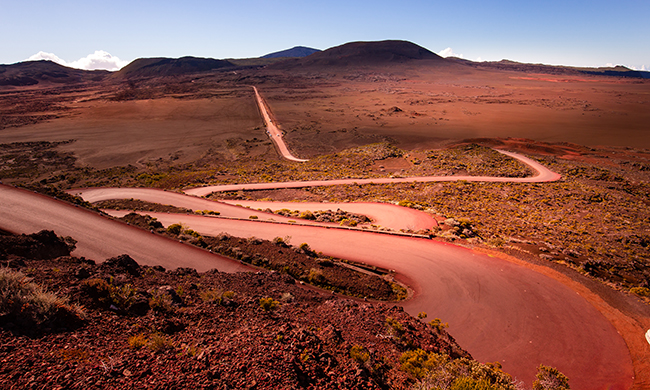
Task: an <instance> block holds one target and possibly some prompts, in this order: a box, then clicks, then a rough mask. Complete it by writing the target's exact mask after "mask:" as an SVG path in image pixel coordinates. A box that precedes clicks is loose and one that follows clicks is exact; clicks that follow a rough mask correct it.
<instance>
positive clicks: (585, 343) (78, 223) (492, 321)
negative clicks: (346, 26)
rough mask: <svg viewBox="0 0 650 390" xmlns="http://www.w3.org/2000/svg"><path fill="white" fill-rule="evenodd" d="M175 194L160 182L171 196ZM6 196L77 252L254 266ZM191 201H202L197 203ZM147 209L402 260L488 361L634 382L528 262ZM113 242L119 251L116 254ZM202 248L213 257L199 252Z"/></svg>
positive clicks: (434, 245)
mask: <svg viewBox="0 0 650 390" xmlns="http://www.w3.org/2000/svg"><path fill="white" fill-rule="evenodd" d="M542 168H543V167H542ZM535 169H536V170H537V171H538V172H539V175H538V176H536V177H534V178H525V179H512V178H470V179H473V180H482V181H506V180H507V181H545V180H554V179H557V177H558V176H557V175H556V174H554V173H553V172H551V171H548V170H546V169H545V168H543V169H541V168H540V169H538V168H535ZM544 170H546V172H545V171H544ZM434 179H435V178H434ZM444 179H447V180H466V179H462V178H460V177H446V178H444ZM410 180H414V179H413V178H411V179H410ZM355 181H356V182H359V180H355ZM276 184H277V183H276ZM281 184H282V185H291V184H292V183H281ZM330 184H333V183H330ZM319 185H322V184H319ZM220 189H221V190H223V187H220ZM100 190H103V191H104V194H103V196H107V194H108V193H109V192H110V191H111V189H98V190H97V191H100ZM113 190H114V191H127V190H124V189H113ZM132 191H142V190H140V189H133V190H132ZM210 192H212V190H210ZM99 193H100V192H96V193H95V194H99ZM170 194H172V193H166V192H162V191H159V195H161V196H163V197H167V196H169V195H170ZM172 195H173V197H174V198H175V199H177V200H179V201H180V200H183V201H185V200H186V201H187V202H188V203H187V204H178V205H180V206H183V207H191V208H196V209H203V208H204V207H197V206H198V205H199V203H201V205H203V204H205V203H204V202H207V201H206V200H201V199H198V198H193V197H188V196H184V195H181V194H172ZM129 197H134V198H135V197H136V196H129ZM0 198H2V200H3V201H2V203H1V205H0V224H1V225H0V226H2V227H4V228H5V229H8V230H11V231H16V232H33V231H35V230H38V229H41V228H50V229H54V230H55V231H56V232H57V233H58V234H60V235H71V236H73V237H75V238H76V239H78V240H79V249H78V252H76V253H75V254H76V255H84V256H87V257H92V258H95V259H98V260H102V259H103V258H106V257H109V256H114V255H115V254H120V253H125V252H126V253H130V254H131V255H132V256H133V257H134V258H135V259H136V260H138V261H143V262H144V263H146V264H161V265H164V266H166V267H169V268H173V267H174V266H173V264H175V265H176V266H192V267H194V268H197V269H199V270H204V269H208V268H213V267H216V268H217V269H219V270H223V271H236V270H240V269H245V268H244V267H243V266H242V265H240V264H238V263H236V262H232V261H228V260H225V259H220V258H218V257H216V256H212V255H210V254H208V253H206V252H204V251H200V250H197V249H193V248H189V247H186V246H184V245H181V244H178V243H175V242H173V241H170V240H165V239H162V238H160V237H156V236H154V235H150V234H148V233H146V232H141V231H137V229H133V228H131V227H128V226H125V225H123V224H120V223H117V222H113V221H108V220H106V219H105V218H102V217H100V216H98V215H96V214H93V213H91V212H88V211H84V210H80V209H77V208H74V207H72V206H69V205H66V204H62V203H61V202H57V201H55V200H51V199H48V198H46V197H42V196H39V195H34V194H31V193H28V192H25V191H22V190H17V189H13V188H10V187H5V186H1V187H0ZM190 203H191V204H195V203H196V205H195V206H189V204H190ZM224 206H227V205H224ZM229 207H234V206H229ZM240 209H241V208H240ZM241 210H244V211H247V212H248V213H250V211H249V210H246V209H241ZM118 213H119V212H118ZM148 214H150V215H152V216H154V217H156V218H158V219H159V220H160V221H161V222H162V223H163V224H165V225H169V224H172V223H177V222H182V223H185V224H187V225H188V226H190V227H191V228H192V229H194V230H196V231H198V232H200V233H202V234H207V235H215V234H218V233H220V232H222V231H226V232H228V233H230V234H233V235H236V236H241V237H247V236H253V235H254V236H257V237H260V238H264V239H272V238H274V237H276V236H285V235H289V236H291V237H292V242H293V243H294V244H298V243H301V242H307V243H309V245H310V246H311V247H312V248H313V249H314V250H316V251H322V252H323V253H325V254H328V255H332V256H337V257H343V258H348V259H351V260H356V261H361V262H365V263H368V264H372V265H377V266H380V267H385V268H389V269H394V270H396V271H397V272H398V273H399V274H400V275H402V276H403V278H404V279H406V280H405V281H406V282H407V283H408V284H409V285H410V286H412V287H413V288H414V290H415V295H414V297H413V299H411V300H409V301H406V302H403V306H404V307H405V309H406V310H407V311H408V312H410V313H411V314H413V315H416V314H417V313H419V312H421V311H424V312H427V313H428V314H429V316H430V317H432V318H433V317H440V318H442V319H443V321H445V322H448V323H449V324H450V329H449V331H450V333H451V334H452V335H454V337H455V338H456V339H457V340H458V341H459V343H460V344H461V345H462V346H463V347H464V348H466V349H468V350H469V351H470V353H472V355H473V356H474V357H475V358H477V359H478V360H480V361H483V362H489V361H501V362H502V364H503V366H504V369H505V370H506V371H507V372H510V373H512V374H513V375H514V376H515V377H516V378H518V379H520V380H525V381H526V382H527V383H528V384H530V382H532V379H533V378H534V374H535V371H536V367H537V366H538V365H539V364H545V365H550V366H555V367H557V368H558V369H560V370H561V371H562V372H564V373H565V374H567V375H568V376H569V377H570V378H571V385H572V387H573V388H575V389H627V388H629V387H630V386H631V385H632V383H633V375H634V373H633V367H632V361H631V358H630V354H629V351H628V349H627V346H626V344H625V342H624V341H623V339H622V338H621V336H620V335H619V334H618V333H617V331H616V329H615V328H614V326H613V325H612V324H611V323H610V322H608V321H607V319H605V317H604V316H603V315H602V314H600V313H599V312H598V311H597V310H596V309H595V308H594V306H592V305H591V304H590V303H589V302H588V301H587V300H585V299H584V298H582V297H581V296H580V295H578V294H577V293H576V292H575V291H573V290H571V289H569V288H568V287H566V286H565V285H563V284H561V283H559V282H557V281H556V280H554V279H551V278H549V277H547V276H545V275H543V274H541V273H537V272H534V271H532V270H530V269H528V268H526V267H520V266H517V265H515V264H513V263H511V262H507V261H504V260H502V259H499V258H493V257H490V256H488V255H485V254H478V253H476V252H473V251H471V250H468V249H465V248H461V247H457V246H454V245H450V244H444V243H440V242H435V241H430V240H424V239H414V238H406V237H397V236H387V235H378V234H371V233H365V232H360V231H343V230H338V229H327V228H325V227H316V226H313V227H312V226H294V225H290V224H286V225H284V224H269V223H265V222H253V221H246V220H229V219H220V218H209V217H202V216H197V215H185V214H166V213H148ZM113 232H115V233H113ZM163 242H164V243H167V244H163ZM172 244H173V245H172ZM164 245H167V246H165V247H164ZM111 248H112V249H113V250H114V251H116V253H115V254H108V252H109V250H110V249H111ZM115 248H117V249H115ZM131 251H133V253H131ZM93 253H95V254H93ZM199 253H201V254H203V256H204V257H199V255H198V254H199ZM134 254H135V255H134ZM195 254H196V256H197V257H196V258H195V257H194V256H195Z"/></svg>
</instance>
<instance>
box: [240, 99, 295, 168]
mask: <svg viewBox="0 0 650 390" xmlns="http://www.w3.org/2000/svg"><path fill="white" fill-rule="evenodd" d="M253 90H254V91H255V99H256V101H257V106H258V107H259V108H260V113H261V114H262V118H264V123H265V124H266V132H267V134H268V136H269V138H271V141H273V143H274V144H275V146H276V147H277V148H278V151H280V154H281V155H282V157H284V158H286V159H287V160H290V161H297V162H305V161H307V160H303V159H301V158H298V157H295V156H294V155H293V154H291V152H290V151H289V149H288V148H287V145H286V144H285V143H284V139H282V132H281V131H280V129H278V127H277V126H276V125H275V123H273V120H271V115H269V112H268V110H267V108H266V104H265V103H264V99H262V96H260V93H259V92H258V91H257V87H253Z"/></svg>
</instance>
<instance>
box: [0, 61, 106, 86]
mask: <svg viewBox="0 0 650 390" xmlns="http://www.w3.org/2000/svg"><path fill="white" fill-rule="evenodd" d="M109 74H110V72H109V71H106V70H92V71H91V70H81V69H74V68H68V67H66V66H63V65H59V64H57V63H55V62H52V61H46V60H41V61H25V62H18V63H16V64H11V65H0V86H6V87H25V86H31V85H37V84H46V85H51V84H76V83H82V82H86V81H101V80H103V79H104V78H105V77H106V76H108V75H109Z"/></svg>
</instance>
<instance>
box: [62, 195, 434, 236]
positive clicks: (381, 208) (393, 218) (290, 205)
mask: <svg viewBox="0 0 650 390" xmlns="http://www.w3.org/2000/svg"><path fill="white" fill-rule="evenodd" d="M68 192H69V193H70V194H72V195H77V196H81V197H82V198H84V200H86V201H88V202H91V203H95V202H99V201H103V200H110V199H129V198H133V199H139V200H143V201H147V202H153V203H160V204H166V205H172V206H176V207H185V208H189V209H192V210H194V211H198V210H212V211H218V212H219V213H220V214H219V215H220V216H222V217H231V218H250V217H251V216H255V217H257V219H258V220H266V221H277V222H287V223H288V222H289V221H295V220H296V218H285V217H282V216H280V215H277V214H273V213H266V212H262V211H258V210H256V209H267V208H270V209H272V210H280V209H283V208H286V209H290V210H299V211H306V210H309V211H317V210H332V211H336V210H337V209H341V210H344V211H348V212H351V213H357V214H364V215H366V216H368V217H370V218H371V219H372V220H373V224H375V225H378V226H381V227H385V228H390V229H393V230H401V229H405V230H412V231H417V230H425V229H430V228H432V227H433V226H435V225H436V221H435V220H434V219H433V218H432V217H431V216H430V215H428V214H425V213H422V212H420V211H417V210H413V209H409V208H406V207H400V206H396V205H393V204H389V203H316V202H254V201H240V200H237V201H212V200H208V199H205V198H198V197H195V196H188V195H184V194H179V193H177V192H170V191H163V190H158V189H154V188H110V187H93V188H83V189H75V190H70V191H68ZM242 206H243V207H242ZM246 207H249V208H246ZM299 221H300V223H303V224H314V225H320V226H338V224H336V223H329V224H328V223H318V222H313V221H308V220H302V219H301V220H299Z"/></svg>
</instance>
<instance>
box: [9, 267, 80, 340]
mask: <svg viewBox="0 0 650 390" xmlns="http://www.w3.org/2000/svg"><path fill="white" fill-rule="evenodd" d="M84 318H85V311H84V309H83V308H82V307H81V306H79V305H74V304H70V303H69V302H68V299H67V298H65V297H59V296H57V295H56V294H53V293H50V292H47V291H45V290H44V289H43V288H42V287H41V286H39V285H37V284H35V283H32V282H31V281H30V279H29V278H27V277H26V276H25V275H23V274H22V273H20V272H13V271H10V270H8V269H0V324H4V325H7V324H12V323H13V324H14V325H15V326H17V328H18V329H24V330H28V331H41V330H45V329H46V328H73V327H76V326H78V325H80V323H81V322H82V321H83V319H84Z"/></svg>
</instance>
